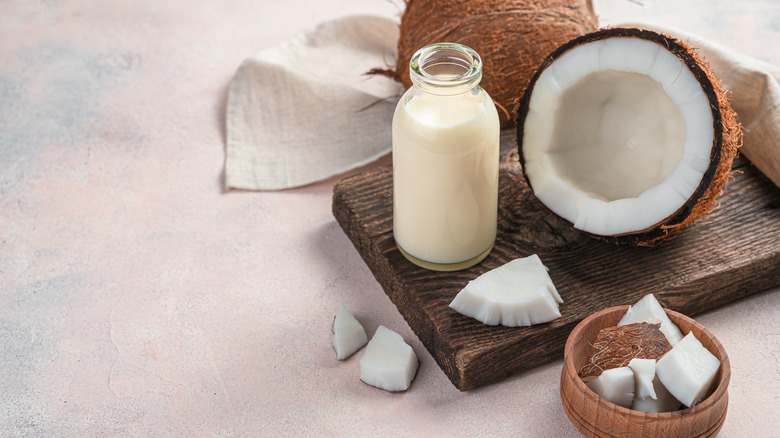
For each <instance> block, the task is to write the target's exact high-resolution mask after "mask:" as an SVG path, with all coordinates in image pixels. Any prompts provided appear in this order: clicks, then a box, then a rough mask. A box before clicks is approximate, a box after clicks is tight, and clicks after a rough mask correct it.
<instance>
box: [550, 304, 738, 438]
mask: <svg viewBox="0 0 780 438" xmlns="http://www.w3.org/2000/svg"><path fill="white" fill-rule="evenodd" d="M627 309H628V306H618V307H610V308H608V309H604V310H602V311H599V312H596V313H594V314H593V315H590V316H589V317H587V318H585V319H584V320H582V322H580V323H579V324H578V325H577V327H575V328H574V330H573V331H572V332H571V334H570V335H569V339H568V340H567V341H566V347H565V349H564V352H563V371H562V372H561V403H562V404H563V410H564V411H566V415H568V416H569V420H570V421H571V422H572V424H574V427H576V428H577V429H578V430H579V431H580V432H581V433H582V434H583V435H585V436H586V437H682V436H685V437H712V436H715V435H717V434H718V431H719V430H720V428H721V427H722V426H723V421H724V420H725V419H726V408H727V407H728V403H729V398H728V386H729V379H730V378H731V365H730V363H729V358H728V355H727V354H726V350H725V349H724V348H723V345H721V343H720V342H719V341H718V340H717V339H716V338H715V336H713V335H712V333H710V332H709V331H707V329H705V328H704V326H702V325H701V324H699V323H698V322H696V321H694V320H693V319H691V318H688V317H687V316H685V315H683V314H681V313H677V312H674V311H672V310H668V309H665V310H666V314H667V315H669V318H670V319H671V320H672V322H674V323H675V324H677V326H678V327H680V330H681V331H682V333H683V335H686V334H688V332H691V331H692V332H693V334H694V335H695V336H696V338H697V339H699V341H700V342H701V343H702V345H704V347H705V348H707V349H708V350H709V351H710V352H711V353H712V354H714V355H715V357H717V358H718V359H720V369H719V370H718V375H717V376H716V380H715V387H714V390H713V392H712V393H711V394H710V395H709V396H708V397H707V398H706V399H704V400H702V401H701V402H699V403H698V404H697V405H695V406H694V407H692V408H685V409H682V410H679V411H674V412H661V413H647V412H640V411H635V410H633V409H626V408H624V407H622V406H618V405H616V404H614V403H611V402H608V401H606V400H604V399H602V398H601V397H599V396H598V395H597V394H596V393H595V392H593V391H591V390H590V389H589V388H588V387H587V386H585V384H584V383H583V382H582V379H580V377H579V376H578V375H577V372H578V371H579V370H580V368H582V366H583V365H584V364H585V362H586V360H587V357H588V355H589V354H590V349H591V344H592V343H593V342H594V341H595V339H596V335H597V334H598V332H599V330H600V329H602V328H605V327H612V326H615V325H616V324H617V322H618V321H619V320H620V318H621V317H622V316H623V314H624V313H625V312H626V310H627Z"/></svg>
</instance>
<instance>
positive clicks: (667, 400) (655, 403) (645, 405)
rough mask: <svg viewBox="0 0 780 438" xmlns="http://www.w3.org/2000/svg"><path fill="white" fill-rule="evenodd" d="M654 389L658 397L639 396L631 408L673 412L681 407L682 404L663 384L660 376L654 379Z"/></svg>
mask: <svg viewBox="0 0 780 438" xmlns="http://www.w3.org/2000/svg"><path fill="white" fill-rule="evenodd" d="M653 390H654V391H655V395H656V397H655V398H653V397H637V396H636V395H634V404H633V405H632V406H631V409H633V410H635V411H642V412H672V411H676V410H678V409H680V406H682V404H681V403H680V401H679V400H677V399H676V398H674V396H673V395H672V394H671V393H670V392H669V391H668V390H667V389H666V388H665V387H664V385H663V384H661V381H660V380H658V376H655V378H654V379H653Z"/></svg>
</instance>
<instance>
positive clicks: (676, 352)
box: [656, 332, 720, 407]
mask: <svg viewBox="0 0 780 438" xmlns="http://www.w3.org/2000/svg"><path fill="white" fill-rule="evenodd" d="M718 368H720V360H718V358H717V357H715V355H714V354H712V353H710V351H709V350H707V349H706V348H704V346H703V345H702V344H701V342H699V340H698V339H697V338H696V335H694V334H693V332H691V333H688V334H687V335H685V337H684V338H682V340H681V341H680V342H678V343H677V345H675V346H674V348H672V350H671V351H670V352H669V353H667V354H666V355H664V357H662V358H661V359H659V360H658V364H657V365H656V374H657V375H658V379H659V380H660V381H661V383H662V384H663V385H664V387H666V389H668V390H669V392H670V393H672V395H673V396H674V397H675V398H676V399H677V400H679V401H680V402H682V404H684V405H685V406H688V407H691V406H694V405H696V403H698V402H700V401H701V400H703V399H704V398H705V397H706V396H707V395H708V394H709V392H710V390H711V388H712V384H713V382H714V381H715V378H716V376H717V374H718Z"/></svg>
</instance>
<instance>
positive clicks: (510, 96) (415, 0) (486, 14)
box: [373, 0, 598, 126]
mask: <svg viewBox="0 0 780 438" xmlns="http://www.w3.org/2000/svg"><path fill="white" fill-rule="evenodd" d="M405 3H406V9H405V10H404V12H403V15H402V16H401V29H400V37H399V40H398V58H397V62H396V66H395V70H373V73H382V74H386V75H388V76H390V77H393V78H395V79H397V80H399V81H400V82H401V83H402V84H403V85H404V86H406V87H407V88H408V87H410V86H411V85H412V81H411V79H410V78H409V60H410V59H411V57H412V55H414V53H415V52H416V51H417V50H419V49H420V48H422V47H424V46H426V45H428V44H433V43H438V42H450V43H460V44H464V45H466V46H469V47H471V48H472V49H474V50H475V51H476V52H477V53H479V55H480V57H481V58H482V63H483V68H482V73H483V76H482V82H481V85H482V88H484V89H485V91H487V93H488V94H489V95H490V97H491V98H492V99H493V102H494V103H495V104H496V107H497V108H498V113H499V117H500V119H501V124H502V126H509V125H511V124H513V123H514V121H515V111H514V107H515V102H516V101H517V99H518V98H519V97H520V95H521V93H522V92H523V90H524V89H525V88H526V86H527V85H528V81H530V79H531V77H532V76H533V74H534V72H535V71H536V68H537V67H538V66H539V64H540V63H541V62H542V61H543V60H544V59H545V57H546V56H547V55H548V54H549V53H550V52H552V51H553V50H555V48H556V47H558V46H560V45H561V44H563V43H565V42H566V41H569V40H570V39H572V38H574V37H577V36H580V35H583V34H585V33H588V32H591V31H593V30H595V29H596V28H597V27H598V20H597V18H596V14H595V13H594V11H593V4H592V3H591V0H405Z"/></svg>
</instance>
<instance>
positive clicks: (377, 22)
mask: <svg viewBox="0 0 780 438" xmlns="http://www.w3.org/2000/svg"><path fill="white" fill-rule="evenodd" d="M632 26H635V27H645V28H648V29H653V30H656V31H660V32H663V33H666V34H668V35H671V36H674V37H676V38H678V39H680V40H681V41H684V42H686V43H687V44H688V45H690V46H694V47H696V48H697V50H698V51H699V53H700V54H701V55H703V56H704V58H705V59H706V60H707V61H708V62H709V63H710V65H711V66H712V68H713V70H714V72H715V74H716V76H717V77H718V78H719V79H720V80H721V81H722V82H723V84H724V86H725V87H726V88H727V89H728V90H730V91H731V93H732V95H731V97H732V107H733V108H734V110H735V111H736V112H737V114H738V117H739V121H740V123H742V126H743V127H744V128H745V136H744V139H743V147H742V149H741V151H742V153H743V154H744V155H745V156H747V158H748V159H750V160H751V161H752V162H753V163H754V164H755V165H756V166H757V167H758V168H759V170H761V171H762V172H763V173H764V174H765V175H767V176H768V177H769V178H770V179H771V180H772V181H773V182H774V183H775V185H777V186H780V82H779V81H780V68H778V67H776V66H773V65H770V64H767V63H764V62H761V61H758V60H756V59H754V58H751V57H748V56H745V55H741V54H739V53H736V52H734V51H732V50H729V49H726V48H724V47H720V46H718V45H716V44H713V43H711V42H708V41H705V40H703V39H701V38H698V37H696V36H694V35H689V34H687V33H685V32H682V31H679V30H675V29H667V28H663V27H660V26H655V25H648V24H633V25H632ZM397 41H398V22H397V21H395V20H393V19H390V18H384V17H376V16H351V17H345V18H341V19H338V20H334V21H330V22H326V23H323V24H321V25H319V26H317V27H316V28H314V29H311V30H309V31H306V32H304V33H302V34H300V35H298V36H296V37H295V38H293V39H291V40H289V41H286V42H284V43H282V44H280V45H278V46H275V47H272V48H270V49H267V50H263V51H261V52H258V53H256V54H254V55H252V56H250V57H249V58H247V59H246V60H245V61H244V62H243V63H242V65H241V66H240V67H239V69H238V71H237V72H236V74H235V76H234V77H233V80H232V82H231V85H230V91H229V94H228V105H227V148H226V159H225V177H226V178H225V181H226V185H227V187H228V188H237V189H250V190H277V189H286V188H291V187H297V186H302V185H306V184H310V183H313V182H316V181H320V180H323V179H326V178H329V177H331V176H334V175H338V174H340V173H343V172H345V171H348V170H350V169H353V168H355V167H358V166H361V165H364V164H367V163H370V162H372V161H374V160H376V159H377V158H379V157H381V156H383V155H385V154H387V153H389V152H390V150H391V138H390V128H391V122H392V116H393V111H394V109H395V105H396V103H397V100H398V98H399V97H400V95H401V93H402V92H403V90H402V88H401V86H400V85H399V84H397V83H395V82H393V81H392V80H390V79H388V78H385V77H382V76H368V75H366V74H365V73H366V72H367V71H369V70H370V69H372V68H376V67H380V68H382V67H387V66H392V65H395V54H396V44H397Z"/></svg>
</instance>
